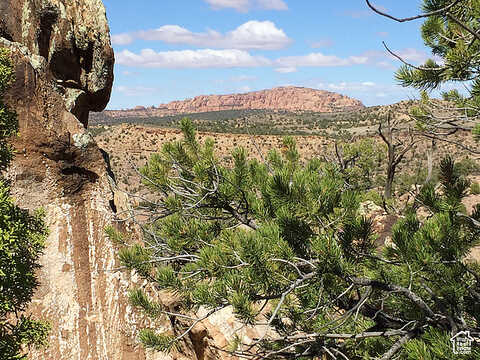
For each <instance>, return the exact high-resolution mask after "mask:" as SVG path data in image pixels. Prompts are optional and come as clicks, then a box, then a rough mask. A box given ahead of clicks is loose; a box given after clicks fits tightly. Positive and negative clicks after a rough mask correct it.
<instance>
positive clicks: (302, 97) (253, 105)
mask: <svg viewBox="0 0 480 360" xmlns="http://www.w3.org/2000/svg"><path fill="white" fill-rule="evenodd" d="M362 108H364V105H363V104H362V103H361V102H360V101H359V100H355V99H352V98H349V97H347V96H344V95H340V94H337V93H333V92H329V91H324V90H315V89H308V88H303V87H296V86H286V87H277V88H274V89H270V90H261V91H254V92H248V93H244V94H230V95H201V96H196V97H194V98H193V99H187V100H184V101H173V102H170V103H168V104H161V105H159V106H158V107H150V108H144V107H143V106H137V107H135V108H134V109H131V110H123V111H122V110H111V111H105V112H104V114H105V115H107V116H111V117H116V118H118V117H126V116H129V117H131V116H137V117H147V116H165V115H175V114H185V113H199V112H208V111H220V110H245V109H263V110H288V111H315V112H333V111H347V110H352V111H353V110H359V109H362Z"/></svg>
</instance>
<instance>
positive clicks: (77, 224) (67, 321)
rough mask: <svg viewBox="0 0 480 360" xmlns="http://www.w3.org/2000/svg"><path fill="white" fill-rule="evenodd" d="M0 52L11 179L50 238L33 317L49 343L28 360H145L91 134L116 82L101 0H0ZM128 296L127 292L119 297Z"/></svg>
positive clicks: (100, 157)
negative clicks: (9, 72) (6, 73)
mask: <svg viewBox="0 0 480 360" xmlns="http://www.w3.org/2000/svg"><path fill="white" fill-rule="evenodd" d="M0 14H1V16H0V47H6V48H8V49H10V52H11V54H12V58H13V61H14V65H15V72H16V81H15V83H14V84H13V86H12V87H11V88H10V90H9V92H8V93H7V95H6V98H5V100H6V102H7V104H8V105H9V106H10V107H11V108H12V109H14V110H15V111H16V112H17V114H18V120H19V126H20V133H19V136H18V137H16V138H15V139H12V142H13V145H14V146H15V148H16V150H17V154H16V157H15V160H14V163H13V165H12V167H11V169H10V172H9V176H10V177H11V179H12V184H13V196H14V197H15V198H16V200H17V203H18V204H19V205H20V206H23V207H26V208H31V209H33V208H38V207H43V208H44V209H45V211H46V220H47V222H48V225H49V229H50V235H49V237H48V239H47V248H46V249H45V253H44V256H43V257H42V259H41V263H42V265H43V268H42V269H41V271H40V273H39V280H40V282H41V286H40V288H39V289H38V291H37V292H36V295H35V299H34V301H33V304H32V306H31V308H30V312H32V313H34V315H35V316H36V317H39V318H43V319H47V320H49V321H50V322H51V324H52V331H51V334H50V339H49V342H50V345H49V347H47V348H46V349H39V350H35V351H34V352H33V353H32V354H31V355H30V356H29V358H31V359H38V360H40V359H42V360H46V359H49V360H50V359H51V360H65V359H69V360H70V359H72V360H73V359H78V360H86V359H92V360H100V359H103V360H106V359H108V360H111V359H119V360H120V359H122V360H127V359H129V360H130V359H131V360H140V359H145V358H146V355H145V353H144V352H143V351H142V350H141V349H137V348H135V347H134V338H133V336H132V335H133V334H134V332H135V328H134V324H135V321H136V319H135V315H134V314H133V313H132V312H131V309H130V308H129V307H128V305H127V303H126V300H125V299H124V297H123V296H122V295H123V294H124V293H125V291H126V288H127V286H128V281H127V280H128V279H126V278H125V277H123V276H124V275H122V274H121V273H120V272H118V271H115V268H116V265H115V249H114V247H113V245H112V244H111V243H110V242H109V240H108V239H106V237H105V235H104V228H105V226H106V225H107V224H109V221H110V220H111V218H112V216H113V213H114V209H115V206H114V202H113V193H112V191H111V187H110V182H111V181H112V179H111V177H110V176H109V170H108V166H107V162H106V161H105V157H106V156H107V155H106V154H105V153H103V152H102V151H101V150H100V149H99V148H98V147H97V145H96V144H95V142H94V141H93V139H92V138H91V137H90V136H89V135H88V133H87V132H86V129H85V127H86V125H87V121H88V113H89V111H92V110H95V111H99V110H102V109H103V108H104V107H105V106H106V104H107V102H108V100H109V97H110V91H111V86H112V82H113V64H114V58H113V51H112V48H111V46H110V36H109V29H108V24H107V20H106V15H105V9H104V6H103V4H102V2H101V1H100V0H0ZM120 294H122V295H120Z"/></svg>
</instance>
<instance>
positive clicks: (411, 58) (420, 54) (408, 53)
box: [395, 48, 431, 64]
mask: <svg viewBox="0 0 480 360" xmlns="http://www.w3.org/2000/svg"><path fill="white" fill-rule="evenodd" d="M395 54H397V55H398V56H400V57H401V58H402V59H403V60H405V61H407V62H412V63H417V64H419V63H424V62H425V61H426V60H427V59H429V58H430V57H431V56H429V55H428V54H427V53H426V52H425V51H419V50H417V49H413V48H408V49H403V50H400V51H398V52H397V51H395Z"/></svg>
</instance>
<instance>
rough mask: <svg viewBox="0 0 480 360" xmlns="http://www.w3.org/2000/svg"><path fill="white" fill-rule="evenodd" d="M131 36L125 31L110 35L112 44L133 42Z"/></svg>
mask: <svg viewBox="0 0 480 360" xmlns="http://www.w3.org/2000/svg"><path fill="white" fill-rule="evenodd" d="M133 40H134V39H133V36H132V35H130V34H127V33H124V34H117V35H112V44H113V45H128V44H131V43H132V42H133Z"/></svg>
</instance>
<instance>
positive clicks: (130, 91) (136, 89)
mask: <svg viewBox="0 0 480 360" xmlns="http://www.w3.org/2000/svg"><path fill="white" fill-rule="evenodd" d="M113 91H116V92H119V93H122V94H124V95H127V96H144V95H146V94H151V93H154V92H157V91H158V89H155V88H150V87H144V86H124V85H120V86H115V87H114V88H113Z"/></svg>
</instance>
